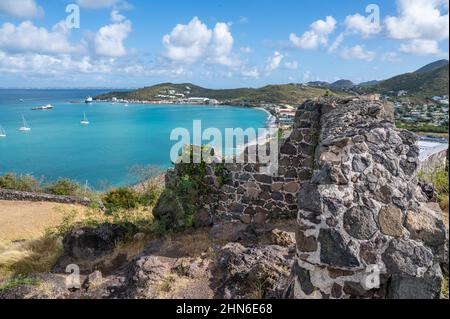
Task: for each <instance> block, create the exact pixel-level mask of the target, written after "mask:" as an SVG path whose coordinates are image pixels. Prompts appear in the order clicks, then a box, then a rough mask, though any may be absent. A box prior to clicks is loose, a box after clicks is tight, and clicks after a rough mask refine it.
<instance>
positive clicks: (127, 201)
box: [103, 188, 140, 212]
mask: <svg viewBox="0 0 450 319" xmlns="http://www.w3.org/2000/svg"><path fill="white" fill-rule="evenodd" d="M103 204H104V205H105V207H106V209H107V210H108V211H109V212H116V211H118V210H121V209H126V210H130V209H134V208H136V207H138V206H139V204H140V196H139V193H138V192H137V191H135V190H134V189H132V188H117V189H114V190H111V191H109V192H108V193H106V194H105V196H104V197H103Z"/></svg>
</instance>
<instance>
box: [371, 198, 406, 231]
mask: <svg viewBox="0 0 450 319" xmlns="http://www.w3.org/2000/svg"><path fill="white" fill-rule="evenodd" d="M378 223H379V224H380V230H381V232H382V233H383V234H385V235H389V236H392V237H401V236H403V234H404V233H405V228H404V227H403V212H402V211H401V209H400V208H398V207H396V206H394V205H389V206H385V207H383V208H381V210H380V212H379V214H378Z"/></svg>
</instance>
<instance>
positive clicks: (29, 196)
mask: <svg viewBox="0 0 450 319" xmlns="http://www.w3.org/2000/svg"><path fill="white" fill-rule="evenodd" d="M0 200H11V201H30V202H51V203H61V204H79V205H83V206H89V205H90V204H91V201H90V200H89V199H88V198H81V197H74V196H57V195H51V194H40V193H30V192H21V191H15V190H10V189H0Z"/></svg>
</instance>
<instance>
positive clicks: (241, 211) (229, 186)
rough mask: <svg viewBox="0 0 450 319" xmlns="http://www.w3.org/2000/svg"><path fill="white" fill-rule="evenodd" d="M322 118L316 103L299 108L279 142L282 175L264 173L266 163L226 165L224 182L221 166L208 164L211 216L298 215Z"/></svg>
mask: <svg viewBox="0 0 450 319" xmlns="http://www.w3.org/2000/svg"><path fill="white" fill-rule="evenodd" d="M319 120H320V114H319V111H318V109H317V107H316V106H315V104H314V103H313V102H309V103H305V104H304V105H302V106H301V107H300V108H299V109H298V112H297V115H296V119H295V124H294V128H293V132H292V134H291V135H290V136H289V137H288V138H287V139H286V140H283V141H281V142H280V145H279V150H278V154H279V156H278V161H279V167H278V174H275V175H269V174H265V173H262V172H264V170H263V169H262V168H263V167H264V165H262V164H259V163H248V162H247V161H246V162H247V163H245V164H236V163H234V164H225V165H224V167H223V168H224V172H223V174H225V176H226V183H225V184H224V185H222V184H221V183H220V180H219V178H218V176H217V174H216V172H217V169H216V168H217V166H218V165H216V164H210V165H208V166H207V168H206V170H207V176H206V177H205V182H206V184H207V185H209V186H210V187H211V192H210V194H209V195H208V196H207V197H206V198H204V199H203V200H204V203H205V205H204V208H205V209H206V210H207V211H208V212H209V214H210V216H213V218H214V219H216V220H217V219H229V220H230V219H231V220H241V221H242V222H244V223H248V224H250V223H257V224H261V223H265V222H267V221H269V220H274V219H280V218H295V217H296V216H297V213H298V194H299V190H300V183H301V182H302V181H305V180H309V179H310V178H311V176H312V173H313V164H314V151H315V146H316V145H315V144H316V140H317V136H318V132H319V130H318V129H319ZM257 162H258V161H257ZM180 165H183V164H180ZM176 171H177V168H175V172H176ZM221 177H222V176H221Z"/></svg>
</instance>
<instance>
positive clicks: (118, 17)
mask: <svg viewBox="0 0 450 319" xmlns="http://www.w3.org/2000/svg"><path fill="white" fill-rule="evenodd" d="M125 19H126V18H125V16H123V15H121V14H120V13H119V11H118V10H113V11H111V21H112V22H122V21H123V20H125Z"/></svg>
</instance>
